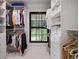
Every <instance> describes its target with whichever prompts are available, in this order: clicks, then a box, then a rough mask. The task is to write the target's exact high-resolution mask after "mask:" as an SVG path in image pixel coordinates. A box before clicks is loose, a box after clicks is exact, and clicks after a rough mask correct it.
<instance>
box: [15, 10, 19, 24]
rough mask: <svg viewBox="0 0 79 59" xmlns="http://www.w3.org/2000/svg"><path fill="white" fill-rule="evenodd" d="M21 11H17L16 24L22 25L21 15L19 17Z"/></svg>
mask: <svg viewBox="0 0 79 59" xmlns="http://www.w3.org/2000/svg"><path fill="white" fill-rule="evenodd" d="M19 13H20V11H19V10H17V16H16V24H17V25H20V15H19Z"/></svg>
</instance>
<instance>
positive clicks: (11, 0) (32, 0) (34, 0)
mask: <svg viewBox="0 0 79 59" xmlns="http://www.w3.org/2000/svg"><path fill="white" fill-rule="evenodd" d="M6 1H9V2H15V1H22V2H26V3H38V2H39V3H40V2H50V1H51V0H6Z"/></svg>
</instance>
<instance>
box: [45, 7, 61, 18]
mask: <svg viewBox="0 0 79 59" xmlns="http://www.w3.org/2000/svg"><path fill="white" fill-rule="evenodd" d="M60 12H61V6H59V7H58V8H57V9H56V10H54V11H52V10H51V9H48V10H47V14H46V18H50V19H53V18H57V17H59V16H60Z"/></svg>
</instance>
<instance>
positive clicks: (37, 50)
mask: <svg viewBox="0 0 79 59" xmlns="http://www.w3.org/2000/svg"><path fill="white" fill-rule="evenodd" d="M6 59H50V55H49V52H48V49H47V45H46V44H40V43H38V44H31V45H30V47H29V49H27V50H26V51H25V53H24V55H23V56H22V55H21V54H19V53H9V54H8V53H7V55H6Z"/></svg>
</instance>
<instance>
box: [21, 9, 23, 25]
mask: <svg viewBox="0 0 79 59" xmlns="http://www.w3.org/2000/svg"><path fill="white" fill-rule="evenodd" d="M20 25H24V15H23V9H22V10H20Z"/></svg>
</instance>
